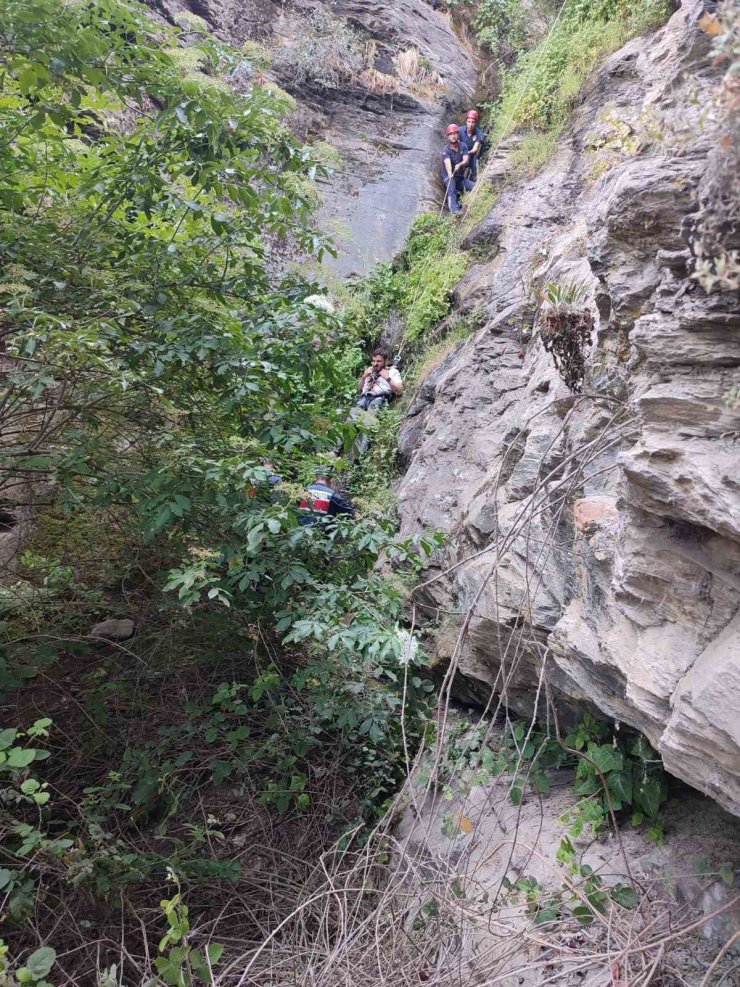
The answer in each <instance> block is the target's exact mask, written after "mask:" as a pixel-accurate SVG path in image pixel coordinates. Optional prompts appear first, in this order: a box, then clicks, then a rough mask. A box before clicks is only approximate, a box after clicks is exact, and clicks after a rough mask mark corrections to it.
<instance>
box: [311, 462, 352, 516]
mask: <svg viewBox="0 0 740 987" xmlns="http://www.w3.org/2000/svg"><path fill="white" fill-rule="evenodd" d="M298 510H299V520H300V523H301V524H302V525H304V526H305V525H313V524H326V523H327V522H328V521H329V520H330V518H335V517H339V516H340V515H346V516H348V517H354V516H355V509H354V507H353V506H352V505H351V504H350V503H349V501H346V500H344V498H343V497H340V495H339V494H338V493H337V492H336V490H335V489H334V488H333V487H332V485H331V480H330V478H329V471H328V470H326V469H324V468H321V469H317V470H316V479H315V480H314V481H313V483H312V484H311V485H310V486H308V487H306V496H305V497H304V498H303V499H302V500H301V502H300V504H299V505H298Z"/></svg>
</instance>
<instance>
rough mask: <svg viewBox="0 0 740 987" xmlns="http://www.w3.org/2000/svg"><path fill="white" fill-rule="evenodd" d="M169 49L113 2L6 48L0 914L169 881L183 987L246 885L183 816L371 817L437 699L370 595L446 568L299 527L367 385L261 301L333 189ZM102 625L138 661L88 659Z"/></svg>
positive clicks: (388, 614) (17, 16)
mask: <svg viewBox="0 0 740 987" xmlns="http://www.w3.org/2000/svg"><path fill="white" fill-rule="evenodd" d="M188 28H189V31H188V33H189V34H193V33H197V34H198V35H199V37H198V48H197V49H187V48H182V47H180V46H179V44H180V40H181V36H180V35H179V34H178V33H176V32H173V31H171V30H170V29H168V28H165V27H162V26H161V25H159V24H157V23H155V22H154V21H153V20H151V19H149V17H148V15H147V13H146V11H145V10H144V9H142V8H139V7H138V6H137V5H135V4H133V3H128V2H125V0H101V2H99V3H95V4H92V5H89V4H77V3H63V2H61V0H31V2H26V0H23V2H21V0H8V2H7V3H6V4H5V5H4V9H3V18H2V25H0V58H1V59H2V63H3V71H2V74H0V260H1V262H2V266H3V270H4V278H3V280H4V282H5V283H4V288H5V289H6V290H4V291H2V293H0V299H1V300H2V302H3V311H2V314H0V338H1V339H2V342H3V346H4V348H5V352H4V367H5V372H4V375H3V382H2V383H3V394H2V399H3V400H2V407H3V421H2V424H3V430H4V435H5V437H6V441H5V444H4V446H3V449H2V452H1V453H0V466H1V467H2V470H1V471H0V475H2V477H3V480H2V482H1V483H0V487H2V493H3V495H5V496H10V493H12V491H13V490H14V489H16V488H17V487H18V486H19V485H25V484H26V483H27V482H30V484H31V486H32V489H33V491H35V492H36V493H37V495H38V496H39V497H41V498H42V505H43V513H42V514H41V515H40V516H39V523H38V525H37V526H36V529H35V531H34V533H33V536H32V538H31V540H30V541H29V542H28V543H27V544H26V545H25V546H24V550H23V553H22V555H21V558H20V562H21V565H20V567H19V568H18V571H17V575H16V576H14V580H16V581H15V582H14V583H12V584H7V585H6V586H5V587H4V592H3V595H2V604H3V616H4V617H5V618H6V620H5V623H4V624H2V626H1V627H0V635H2V636H1V638H0V645H1V648H2V650H1V653H0V689H2V690H3V691H8V690H17V693H16V694H15V695H14V696H13V697H12V698H13V699H14V701H16V702H17V705H18V707H19V708H20V709H29V708H30V709H35V708H43V709H47V710H48V711H49V716H47V717H44V718H43V719H41V720H39V721H37V722H36V723H35V724H34V725H33V726H32V727H30V728H27V729H25V730H21V729H19V728H13V727H11V728H8V729H7V730H5V731H3V732H2V737H1V738H0V739H2V745H3V746H2V750H0V774H1V775H2V780H3V783H4V786H5V788H6V790H7V793H8V797H7V798H5V792H4V793H3V794H4V798H3V801H2V805H0V817H1V818H0V824H2V826H3V830H4V853H5V858H4V860H3V865H4V866H3V868H2V869H0V893H1V894H2V895H3V898H4V899H6V898H7V901H6V915H7V921H8V923H12V924H13V926H14V934H15V933H17V935H18V937H19V940H20V941H24V942H26V943H27V945H28V946H29V947H30V944H31V943H38V942H39V941H43V936H44V935H45V934H46V933H47V932H48V934H49V935H54V934H56V933H55V928H56V925H55V923H56V921H57V920H56V919H55V918H54V916H55V914H56V913H57V911H58V908H59V907H61V903H62V902H63V903H64V906H65V907H66V908H69V909H70V910H71V911H73V912H74V910H75V909H78V910H79V911H80V913H83V912H84V915H85V916H86V917H85V921H86V922H87V921H88V918H87V916H88V914H92V916H93V918H92V919H91V920H90V921H93V920H94V921H95V922H100V923H103V922H105V921H107V918H104V916H109V915H111V914H113V913H115V911H116V909H118V908H122V909H124V910H125V909H126V908H128V907H129V905H127V904H126V902H127V901H128V900H129V897H128V896H129V895H130V894H131V895H134V897H135V900H136V908H137V909H138V908H139V907H140V906H141V905H142V902H145V904H144V905H143V911H144V913H146V912H147V910H148V912H149V913H153V912H155V911H156V902H157V901H159V900H160V899H161V898H162V886H161V882H162V880H163V875H164V874H165V868H166V867H169V868H170V870H171V872H172V873H173V874H174V875H175V877H176V879H177V881H179V882H180V883H181V885H182V889H183V890H182V892H180V889H179V888H178V892H177V894H176V895H175V896H174V897H173V898H167V907H166V908H164V906H163V908H164V911H165V918H166V920H167V922H168V924H169V931H168V932H167V933H166V934H165V937H164V939H163V940H162V944H163V945H162V948H161V950H160V955H159V956H158V957H157V959H158V960H159V961H161V962H160V963H158V964H157V967H158V972H159V976H160V978H161V979H162V980H163V981H164V982H166V983H170V984H177V985H180V984H183V985H184V984H189V983H196V982H208V981H207V976H206V974H207V973H208V972H209V971H208V969H207V967H208V965H209V962H210V964H211V965H212V964H213V963H215V962H216V959H217V957H216V956H215V954H213V953H212V952H210V953H209V952H207V951H206V947H204V945H203V944H202V942H201V941H200V940H197V939H196V937H195V933H194V931H193V929H194V928H195V927H196V923H195V922H194V923H193V929H190V928H189V922H190V919H189V918H188V909H191V908H193V909H194V908H195V907H196V905H195V904H194V899H195V902H196V903H197V900H198V894H197V889H198V887H199V886H200V885H203V884H208V885H216V884H218V885H220V886H226V885H228V884H230V883H231V882H234V881H237V880H239V866H238V863H237V862H236V860H235V859H234V855H233V853H232V854H231V855H229V854H228V853H219V845H220V842H221V838H220V836H219V834H221V835H223V833H222V830H221V828H220V824H219V822H218V820H216V821H210V822H209V821H208V817H207V816H206V818H205V819H204V818H203V816H204V815H205V814H204V813H203V812H201V809H200V805H201V799H202V798H203V797H206V798H207V797H208V795H209V794H210V796H211V797H212V798H213V797H214V796H213V794H212V793H213V792H214V791H216V792H217V793H218V795H217V796H215V797H218V798H219V799H223V798H224V797H225V793H229V792H231V791H232V790H233V788H232V786H239V793H240V794H239V797H240V798H241V799H242V800H244V801H245V802H246V801H247V800H251V805H252V806H253V807H254V808H255V811H257V812H264V813H274V814H275V815H276V816H288V815H291V814H293V815H299V816H303V815H310V814H312V813H313V814H314V816H315V817H316V818H320V819H321V826H322V830H321V833H322V836H321V838H322V839H324V840H326V841H327V842H331V841H332V840H333V839H335V838H336V836H337V835H338V834H339V832H340V831H341V829H342V828H343V827H345V826H347V825H348V824H350V823H354V822H357V823H358V824H359V823H364V822H371V821H373V820H374V819H376V818H377V816H378V814H380V813H382V811H383V808H384V804H385V802H386V800H387V799H388V798H389V796H390V795H391V794H392V793H393V791H394V790H395V788H396V786H397V785H398V783H399V781H400V780H401V779H402V777H403V774H404V770H405V769H404V759H405V753H406V751H408V750H410V749H411V750H413V747H414V745H415V744H417V743H418V741H419V738H420V736H421V734H422V732H423V730H424V727H425V722H426V717H427V715H428V705H427V697H428V695H429V693H430V691H431V690H432V686H431V685H430V684H429V683H428V682H427V681H426V680H424V679H423V678H422V676H421V674H419V673H420V670H421V668H422V667H423V666H424V664H425V658H424V655H423V653H422V652H421V651H420V650H418V648H417V647H414V648H411V649H409V645H408V641H407V640H406V638H405V637H404V634H403V633H402V632H401V631H400V630H399V625H400V623H401V621H402V619H403V597H402V594H401V592H400V591H399V590H398V589H397V588H394V587H392V586H390V585H389V583H388V582H387V581H386V580H385V579H384V577H383V576H382V575H381V568H382V566H383V565H385V564H387V563H388V562H392V563H393V565H394V567H398V569H399V572H401V573H403V572H413V571H414V567H416V566H418V565H419V564H420V557H423V556H424V555H426V554H429V553H430V552H431V551H433V550H434V548H435V547H436V544H437V543H436V542H433V541H430V540H427V539H424V538H417V539H412V540H407V541H405V542H398V541H397V540H396V539H395V537H394V531H393V527H392V525H391V524H390V523H388V522H387V520H385V519H384V520H383V521H382V522H379V521H378V520H376V519H374V518H373V517H364V518H360V519H358V520H357V521H355V522H349V521H344V522H339V523H337V524H335V525H333V526H331V527H329V528H321V529H320V530H319V529H317V528H311V527H304V526H301V525H300V523H299V516H298V511H297V507H296V502H297V500H298V496H299V494H300V491H301V490H302V485H303V483H304V482H305V480H306V477H307V476H308V475H309V473H310V470H311V467H312V465H313V464H314V463H315V462H316V461H317V460H318V459H324V458H326V457H328V456H330V455H331V454H332V453H333V450H334V449H335V448H337V447H338V446H341V445H344V446H345V448H349V447H350V445H351V442H352V440H353V438H354V432H353V428H352V427H350V426H349V425H347V424H346V423H345V416H346V412H345V409H343V408H342V406H341V405H342V400H343V399H344V398H345V397H346V396H348V395H350V394H352V393H353V392H354V390H355V387H356V372H357V370H358V365H359V362H360V358H361V349H360V337H359V336H358V330H357V326H355V325H348V324H347V322H346V321H345V320H341V319H339V318H337V317H335V316H334V315H333V314H332V312H331V311H330V309H329V308H328V307H321V306H317V305H315V304H313V303H311V302H310V301H309V299H310V298H311V296H315V295H316V293H317V291H318V290H319V289H318V286H317V285H316V284H315V283H312V282H308V281H306V280H305V279H302V278H300V277H298V276H296V275H290V276H288V275H284V274H281V273H280V271H281V270H283V269H284V264H283V263H282V262H283V260H284V258H285V256H286V255H289V254H290V253H291V252H292V251H298V252H307V253H309V254H312V255H313V256H315V257H316V258H317V259H320V258H321V256H322V254H323V253H324V252H325V251H326V250H327V249H328V245H327V244H326V243H325V241H324V239H323V238H322V237H321V236H320V235H319V234H318V233H317V231H316V230H315V228H314V226H313V220H312V216H311V208H312V206H313V205H315V204H316V200H315V186H314V184H313V180H314V178H315V177H316V176H317V175H321V174H322V173H323V166H322V164H321V163H320V162H319V161H317V160H316V157H315V156H314V155H313V154H312V152H311V151H310V149H307V148H305V147H303V146H301V145H299V144H298V143H297V142H296V141H295V139H294V138H293V137H292V136H291V135H290V133H289V132H288V129H287V127H286V126H285V125H284V120H285V115H286V113H287V112H289V111H290V108H291V99H290V97H288V96H287V94H281V93H280V92H275V91H274V90H271V89H269V88H268V87H267V86H262V85H258V84H256V83H255V81H254V76H255V73H256V72H257V66H256V64H255V63H256V58H255V57H254V56H255V53H254V52H251V54H252V56H253V57H252V59H251V60H250V58H249V54H250V53H249V52H245V51H242V52H235V51H233V50H231V49H229V48H228V47H227V46H224V45H222V44H221V43H220V42H219V41H218V40H217V39H215V38H214V37H212V36H211V35H208V34H206V33H205V32H202V31H201V30H200V28H199V26H198V25H197V24H193V23H190V24H188ZM322 30H323V28H322ZM201 35H202V36H201ZM184 63H187V68H188V72H186V73H183V64H184ZM188 73H190V74H188ZM193 74H195V75H197V78H194V77H193ZM245 79H246V80H250V81H249V84H245ZM231 81H234V82H236V83H238V85H236V86H234V87H233V88H232V87H231V86H230V85H228V84H227V83H228V82H231ZM152 108H153V109H152ZM266 134H269V135H270V137H269V140H266V138H265V135H266ZM394 290H395V289H394ZM398 297H399V298H400V297H401V293H400V288H399V289H398ZM383 305H385V300H384V301H383ZM267 460H269V461H270V463H272V464H273V466H274V469H275V470H276V471H279V472H280V473H281V474H282V475H283V476H285V477H286V481H285V483H284V484H283V485H282V488H273V487H272V486H271V485H270V483H269V480H268V478H269V475H270V473H271V471H272V469H273V466H271V467H269V468H268V467H267V466H266V465H265V462H266V461H267ZM23 489H24V491H25V486H24V487H23ZM111 612H112V613H113V614H115V615H121V616H128V615H133V616H134V617H135V618H136V623H137V634H136V638H135V639H134V640H133V641H132V642H128V641H127V642H126V643H125V645H120V644H117V643H115V642H111V643H105V642H102V641H92V640H90V639H88V638H87V633H88V631H89V627H90V625H91V624H92V623H93V622H96V621H97V620H100V619H101V617H104V616H109V615H110V614H111ZM411 651H413V652H414V656H413V661H412V663H411V664H410V665H409V664H408V663H407V661H406V658H407V657H408V656H409V655H410V654H411ZM60 683H63V684H60ZM39 703H41V704H43V705H41V706H39ZM50 707H53V708H50ZM51 719H54V721H55V722H61V719H63V720H64V727H63V729H64V741H63V742H62V743H60V744H59V747H58V749H57V751H56V756H55V757H53V758H48V759H47V755H48V751H47V750H46V749H45V745H43V744H40V743H39V742H38V741H39V738H42V739H43V737H44V733H43V731H45V730H47V729H48V727H49V726H50V725H51V724H50V722H49V721H50V720H51ZM327 779H329V781H327ZM332 779H333V781H332ZM330 781H331V784H330ZM332 785H333V788H334V792H335V794H333V795H326V794H325V793H326V792H329V791H330V790H331V787H332ZM322 786H323V787H322ZM317 787H318V790H319V795H318V796H317V795H316V791H317ZM204 793H206V794H205V796H204ZM40 877H43V880H39V878H40ZM37 895H40V896H41V897H40V901H39V900H37ZM186 895H187V896H188V897H187V903H186V897H185V896H186ZM91 902H94V903H95V907H91ZM114 905H115V907H114ZM98 906H99V907H98ZM131 907H133V906H131ZM136 914H139V912H138V911H137V912H136ZM39 915H41V916H42V919H41V920H39V918H38V916H39ZM133 915H134V913H133V912H132V913H131V915H130V918H131V919H132V920H133ZM34 916H35V918H34ZM44 916H48V924H47V925H45V927H44V929H39V927H38V925H37V923H38V921H43V922H46V921H47V920H46V919H45V918H43V917H44ZM70 924H73V923H70ZM136 924H138V923H136ZM186 926H188V927H187V928H186ZM84 928H87V926H84ZM107 935H108V932H107V931H105V932H103V933H101V938H105V936H107ZM89 938H90V939H91V940H92V939H94V938H95V935H94V934H93V933H91V934H90V937H89ZM72 953H73V954H74V955H75V956H78V953H77V952H76V951H75V950H73V951H72ZM155 954H156V949H153V950H151V955H152V956H154V955H155ZM18 955H23V954H22V953H19V954H18ZM80 956H81V954H80ZM28 962H29V961H28V960H27V961H26V965H28ZM73 962H77V960H74V961H73ZM81 962H85V961H84V959H82V958H81ZM35 963H36V965H35V967H34V968H33V969H35V970H36V971H38V970H40V969H41V966H40V961H38V957H37V958H36V961H35ZM32 973H33V970H32ZM71 975H74V974H71ZM86 975H87V974H85V976H86ZM14 976H16V979H18V976H19V974H18V972H17V971H16V972H15V974H14ZM24 976H25V974H24ZM81 976H82V975H81ZM132 976H133V975H132ZM82 978H83V979H84V977H82ZM29 982H30V981H29Z"/></svg>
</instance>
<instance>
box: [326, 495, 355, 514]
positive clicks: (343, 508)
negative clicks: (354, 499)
mask: <svg viewBox="0 0 740 987" xmlns="http://www.w3.org/2000/svg"><path fill="white" fill-rule="evenodd" d="M331 499H332V502H333V504H334V510H335V511H336V512H337V514H346V515H348V516H349V517H354V516H355V509H354V507H353V506H352V505H351V504H350V503H349V501H347V500H345V499H344V497H340V496H339V494H338V493H337V492H336V490H335V491H334V493H333V494H332V495H331Z"/></svg>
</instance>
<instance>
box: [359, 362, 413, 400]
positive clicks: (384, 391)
mask: <svg viewBox="0 0 740 987" xmlns="http://www.w3.org/2000/svg"><path fill="white" fill-rule="evenodd" d="M359 394H360V396H359V398H358V399H357V407H358V408H362V409H363V411H380V409H381V408H382V407H383V405H384V404H385V403H386V402H387V401H392V400H393V397H394V396H395V395H400V394H403V381H402V380H401V375H400V373H399V372H398V370H397V369H396V368H395V367H389V366H388V354H387V353H386V352H385V350H375V352H374V353H373V359H372V363H371V364H370V366H369V367H368V368H367V370H366V371H365V373H364V374H363V375H362V377H360V386H359Z"/></svg>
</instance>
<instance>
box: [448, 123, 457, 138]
mask: <svg viewBox="0 0 740 987" xmlns="http://www.w3.org/2000/svg"><path fill="white" fill-rule="evenodd" d="M445 133H446V134H447V136H448V137H449V136H450V134H459V133H460V128H459V127H458V125H457V124H456V123H451V124H450V125H449V127H448V128H447V130H446V131H445Z"/></svg>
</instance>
